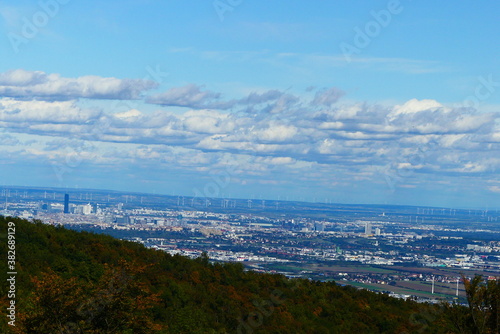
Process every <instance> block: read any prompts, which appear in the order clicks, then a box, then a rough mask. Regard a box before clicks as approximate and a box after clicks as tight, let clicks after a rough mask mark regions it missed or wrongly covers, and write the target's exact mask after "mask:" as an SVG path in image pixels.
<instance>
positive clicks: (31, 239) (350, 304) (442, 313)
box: [0, 216, 500, 334]
mask: <svg viewBox="0 0 500 334" xmlns="http://www.w3.org/2000/svg"><path fill="white" fill-rule="evenodd" d="M9 222H11V224H10V225H11V226H15V233H12V231H13V230H12V229H11V230H10V231H9V232H11V233H10V234H9V233H8V232H7V231H8V224H9ZM0 224H1V231H0V237H1V238H2V243H1V246H0V248H1V253H2V254H3V258H4V260H2V261H1V263H2V275H3V277H4V278H3V282H4V283H3V284H2V285H1V287H0V304H1V307H2V310H3V316H2V320H1V321H0V332H1V333H41V334H48V333H498V332H499V323H500V316H499V307H498V306H499V304H500V292H499V291H500V289H499V282H498V281H490V282H488V283H487V284H486V283H484V281H483V280H482V279H481V278H480V277H476V278H474V279H472V280H470V281H468V280H465V283H466V288H467V293H468V300H469V306H468V307H465V306H458V305H445V304H443V305H428V304H421V303H420V304H419V303H416V302H413V301H404V300H400V299H395V298H391V297H389V296H387V295H384V294H379V293H373V292H369V291H366V290H358V289H355V288H352V287H341V286H339V285H337V284H335V283H333V282H328V283H323V282H317V281H309V280H302V279H287V278H286V277H284V276H282V275H271V274H260V273H254V272H251V271H246V270H244V267H243V266H242V265H241V264H239V263H226V264H220V263H210V261H209V259H208V258H207V257H206V256H202V257H200V258H198V259H195V260H191V259H188V258H185V257H182V256H171V255H169V254H167V253H165V252H161V251H156V250H152V249H147V248H145V247H144V246H142V245H140V244H137V243H133V242H128V241H121V240H118V239H115V238H112V237H110V236H107V235H102V234H92V233H88V232H76V231H71V230H68V229H65V228H63V227H60V226H57V227H55V226H51V225H47V224H43V223H41V222H28V221H26V220H22V219H17V218H10V217H9V218H6V217H1V216H0ZM11 235H14V237H11ZM12 240H15V257H16V260H15V261H16V263H15V271H16V272H17V274H16V275H15V298H14V299H15V322H11V324H15V326H11V325H9V324H8V322H9V321H12V317H11V318H9V317H8V315H9V311H8V308H9V307H10V308H11V309H12V307H11V301H12V300H14V299H13V298H11V297H13V296H12V295H11V293H12V288H11V286H12V285H11V284H10V283H11V282H9V279H11V278H12V276H10V275H7V277H6V278H5V275H6V273H8V272H9V271H12V270H11V269H12V268H8V267H7V263H8V261H7V260H8V255H7V254H10V255H12V254H13V253H12V252H11V253H9V252H8V251H9V249H10V250H12V249H14V247H13V246H12V245H14V242H13V241H12ZM9 247H10V248H9ZM5 282H6V283H5ZM5 315H7V316H5Z"/></svg>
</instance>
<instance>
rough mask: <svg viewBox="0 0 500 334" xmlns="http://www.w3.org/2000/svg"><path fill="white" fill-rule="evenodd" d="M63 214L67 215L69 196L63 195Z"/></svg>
mask: <svg viewBox="0 0 500 334" xmlns="http://www.w3.org/2000/svg"><path fill="white" fill-rule="evenodd" d="M64 213H69V195H68V194H64Z"/></svg>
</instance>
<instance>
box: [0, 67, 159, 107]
mask: <svg viewBox="0 0 500 334" xmlns="http://www.w3.org/2000/svg"><path fill="white" fill-rule="evenodd" d="M157 86H158V84H157V83H155V82H153V81H148V80H140V79H117V78H103V77H99V76H83V77H79V78H64V77H61V76H60V75H59V74H47V73H45V72H41V71H34V72H33V71H25V70H22V69H17V70H11V71H7V72H4V73H0V96H3V97H12V98H19V99H30V100H31V99H34V100H36V99H38V100H53V101H57V100H72V99H78V98H91V99H121V100H128V99H138V98H140V97H141V94H142V93H143V92H144V91H147V90H149V89H152V88H156V87H157Z"/></svg>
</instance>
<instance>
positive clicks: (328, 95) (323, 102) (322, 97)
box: [311, 87, 345, 107]
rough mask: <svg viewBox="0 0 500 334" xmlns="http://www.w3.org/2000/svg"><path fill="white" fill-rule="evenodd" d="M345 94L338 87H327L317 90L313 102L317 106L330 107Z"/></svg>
mask: <svg viewBox="0 0 500 334" xmlns="http://www.w3.org/2000/svg"><path fill="white" fill-rule="evenodd" d="M344 95H345V92H344V91H342V90H340V89H338V88H335V87H332V88H325V89H322V90H319V91H317V92H316V95H315V96H314V99H313V100H312V102H311V104H312V105H315V106H325V107H330V106H332V105H333V104H335V103H336V102H337V101H338V100H339V99H340V98H341V97H342V96H344Z"/></svg>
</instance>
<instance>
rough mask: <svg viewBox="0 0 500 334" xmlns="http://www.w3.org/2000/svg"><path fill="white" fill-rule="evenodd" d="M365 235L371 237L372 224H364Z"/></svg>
mask: <svg viewBox="0 0 500 334" xmlns="http://www.w3.org/2000/svg"><path fill="white" fill-rule="evenodd" d="M365 234H366V235H371V234H372V223H371V222H366V225H365Z"/></svg>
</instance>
